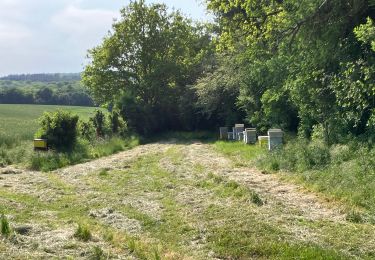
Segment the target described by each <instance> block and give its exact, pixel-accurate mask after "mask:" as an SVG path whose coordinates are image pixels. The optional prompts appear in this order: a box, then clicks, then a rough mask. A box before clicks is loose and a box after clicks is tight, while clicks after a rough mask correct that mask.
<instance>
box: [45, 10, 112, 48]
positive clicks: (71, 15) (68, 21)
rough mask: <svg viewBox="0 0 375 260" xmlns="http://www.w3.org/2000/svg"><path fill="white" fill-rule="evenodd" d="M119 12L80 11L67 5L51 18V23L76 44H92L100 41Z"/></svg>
mask: <svg viewBox="0 0 375 260" xmlns="http://www.w3.org/2000/svg"><path fill="white" fill-rule="evenodd" d="M118 16H119V12H117V11H116V12H115V11H108V10H100V9H81V8H79V7H77V6H74V5H69V6H68V7H66V8H65V9H64V10H63V11H62V12H60V13H58V14H56V15H55V16H53V17H52V19H51V22H52V24H54V25H55V26H56V28H57V29H59V30H60V31H61V32H62V33H64V34H66V35H67V36H68V37H69V38H70V39H73V40H76V41H77V42H82V41H83V42H86V43H88V44H90V43H91V44H92V43H93V42H98V41H100V40H101V39H102V38H103V36H104V35H105V32H107V31H108V30H109V29H110V28H111V25H112V23H113V19H114V18H116V17H118Z"/></svg>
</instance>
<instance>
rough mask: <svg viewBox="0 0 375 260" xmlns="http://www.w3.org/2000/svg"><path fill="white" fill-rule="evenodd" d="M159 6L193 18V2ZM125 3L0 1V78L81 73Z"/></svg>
mask: <svg viewBox="0 0 375 260" xmlns="http://www.w3.org/2000/svg"><path fill="white" fill-rule="evenodd" d="M160 1H164V2H165V3H167V4H168V5H170V6H171V5H175V6H176V7H177V8H181V9H182V11H185V12H187V13H188V14H189V13H190V14H191V15H192V16H193V17H197V16H198V17H199V16H201V14H200V12H201V9H202V8H197V3H196V2H195V1H194V0H189V1H186V0H185V1H181V0H147V2H148V3H150V2H160ZM128 3H129V0H121V1H119V0H0V76H1V75H4V74H10V73H34V72H69V71H70V72H74V71H80V70H82V64H83V62H84V61H85V56H86V52H87V49H90V48H93V47H94V46H96V45H98V44H99V43H100V42H101V41H102V38H103V37H104V36H105V35H106V34H107V32H108V30H110V29H111V25H112V23H113V19H114V18H119V16H120V13H119V10H120V8H121V7H123V6H124V5H126V4H128Z"/></svg>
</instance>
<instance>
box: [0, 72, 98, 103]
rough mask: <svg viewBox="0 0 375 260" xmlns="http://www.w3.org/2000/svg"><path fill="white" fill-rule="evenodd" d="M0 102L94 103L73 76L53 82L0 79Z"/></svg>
mask: <svg viewBox="0 0 375 260" xmlns="http://www.w3.org/2000/svg"><path fill="white" fill-rule="evenodd" d="M45 75H48V74H45ZM31 78H33V77H31ZM51 79H52V78H51ZM0 104H41V105H68V106H94V105H95V104H94V102H93V100H92V98H91V97H90V95H89V93H88V91H87V90H86V89H85V88H84V87H83V86H82V85H81V83H80V82H79V81H77V80H75V79H74V78H73V77H72V78H70V80H68V81H54V82H47V81H44V82H43V81H31V80H27V81H23V80H0Z"/></svg>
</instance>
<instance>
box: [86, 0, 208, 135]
mask: <svg viewBox="0 0 375 260" xmlns="http://www.w3.org/2000/svg"><path fill="white" fill-rule="evenodd" d="M209 44H210V36H209V34H208V33H207V31H206V30H205V28H204V27H203V26H199V25H193V24H192V22H191V21H190V20H188V19H186V18H184V17H183V16H182V15H181V14H180V13H179V12H171V13H169V12H168V11H167V8H166V6H165V5H162V4H152V5H146V4H145V1H144V0H141V1H134V2H131V3H130V4H129V5H128V6H127V7H126V8H124V9H122V10H121V19H120V20H119V21H118V22H115V23H114V24H113V32H111V33H110V34H109V35H108V36H107V37H105V39H104V41H103V43H102V44H101V45H99V46H98V47H96V48H93V49H92V50H90V51H89V55H88V56H89V58H91V63H90V64H89V65H88V66H87V67H86V68H85V71H84V73H83V82H84V84H85V85H86V86H88V88H89V89H90V91H91V93H92V94H93V96H94V98H95V99H96V101H97V102H98V103H101V104H104V103H117V105H118V107H119V108H120V110H121V111H122V114H123V116H124V118H125V119H126V120H127V121H128V123H129V126H130V127H133V128H135V129H136V130H137V131H138V132H140V133H143V134H147V133H149V132H152V131H161V130H165V129H178V128H179V127H180V126H181V121H182V118H181V113H180V111H178V109H179V98H180V97H181V96H183V95H184V93H186V91H188V87H187V86H188V85H191V84H193V83H194V82H195V80H196V78H197V77H198V76H199V74H200V72H201V64H202V62H203V60H204V59H205V57H206V55H207V53H209V52H210V48H209ZM114 101H115V102H114ZM182 114H183V113H182Z"/></svg>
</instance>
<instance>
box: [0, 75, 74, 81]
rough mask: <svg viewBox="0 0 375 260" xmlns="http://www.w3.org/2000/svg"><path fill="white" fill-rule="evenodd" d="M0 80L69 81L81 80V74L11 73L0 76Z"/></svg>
mask: <svg viewBox="0 0 375 260" xmlns="http://www.w3.org/2000/svg"><path fill="white" fill-rule="evenodd" d="M0 80H9V81H30V82H71V81H79V80H81V74H80V73H36V74H11V75H8V76H4V77H0ZM30 82H29V83H30Z"/></svg>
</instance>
